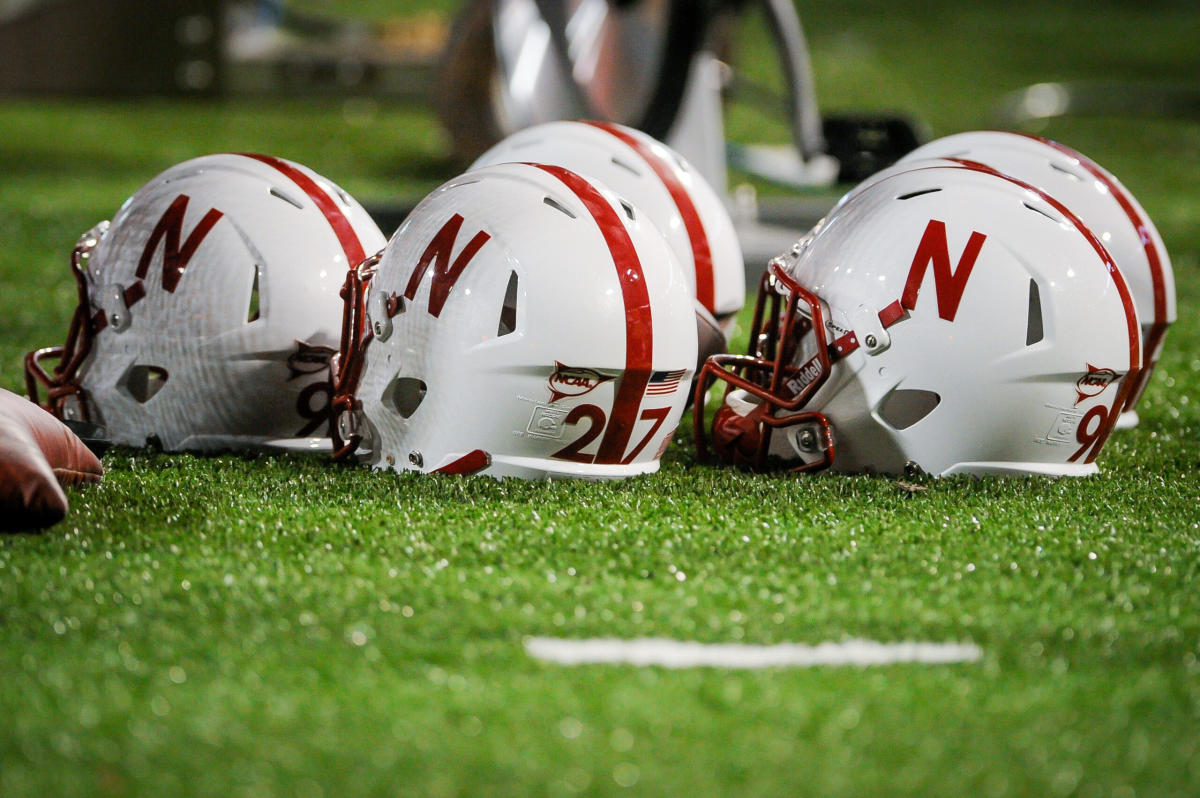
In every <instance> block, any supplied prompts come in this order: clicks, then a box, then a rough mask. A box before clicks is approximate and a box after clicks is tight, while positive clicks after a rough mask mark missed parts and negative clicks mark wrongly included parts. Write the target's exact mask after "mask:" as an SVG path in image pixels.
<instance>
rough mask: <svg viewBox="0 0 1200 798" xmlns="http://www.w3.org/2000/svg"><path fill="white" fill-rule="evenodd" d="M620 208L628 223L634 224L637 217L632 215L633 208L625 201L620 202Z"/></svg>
mask: <svg viewBox="0 0 1200 798" xmlns="http://www.w3.org/2000/svg"><path fill="white" fill-rule="evenodd" d="M620 202H621V207H622V208H623V209H624V210H625V215H626V216H628V217H629V221H631V222H636V221H637V217H636V216H635V215H634V212H633V206H632V205H630V204H629V203H628V202H626V201H625V200H621V201H620Z"/></svg>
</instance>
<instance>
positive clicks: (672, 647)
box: [525, 637, 983, 668]
mask: <svg viewBox="0 0 1200 798" xmlns="http://www.w3.org/2000/svg"><path fill="white" fill-rule="evenodd" d="M525 650H526V651H527V652H528V653H529V655H530V656H532V657H536V658H538V659H544V660H549V661H550V662H557V663H559V664H560V665H585V664H591V663H608V664H629V665H661V666H662V667H664V668H702V667H712V668H781V667H796V668H811V667H814V666H818V665H856V666H860V667H861V666H867V665H890V664H893V663H898V662H920V663H926V664H943V663H950V662H974V661H976V660H978V659H979V658H980V657H981V656H983V651H982V649H980V648H979V646H976V645H974V644H972V643H877V642H875V641H873V640H847V641H845V642H842V643H820V644H818V645H815V646H805V645H799V644H795V643H781V644H779V645H774V646H754V645H742V644H739V643H695V642H690V641H683V640H668V639H664V638H641V639H637V640H617V639H613V638H597V639H592V640H563V639H558V638H553V637H528V638H526V639H525Z"/></svg>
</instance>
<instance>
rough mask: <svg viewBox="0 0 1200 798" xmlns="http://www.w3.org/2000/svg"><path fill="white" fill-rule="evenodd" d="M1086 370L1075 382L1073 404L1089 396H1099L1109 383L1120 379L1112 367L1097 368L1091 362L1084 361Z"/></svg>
mask: <svg viewBox="0 0 1200 798" xmlns="http://www.w3.org/2000/svg"><path fill="white" fill-rule="evenodd" d="M1085 365H1086V366H1087V371H1086V372H1084V374H1083V376H1082V377H1080V378H1079V379H1078V380H1076V382H1075V397H1076V398H1075V404H1079V403H1080V402H1082V401H1083V400H1084V399H1087V398H1088V397H1091V396H1099V395H1100V394H1102V393H1104V390H1105V389H1106V388H1108V386H1109V385H1111V384H1113V383H1114V382H1116V381H1117V380H1118V379H1120V375H1119V374H1117V372H1115V371H1113V370H1112V369H1098V368H1096V367H1095V366H1093V365H1092V364H1091V363H1086V364H1085Z"/></svg>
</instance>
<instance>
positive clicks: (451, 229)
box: [404, 213, 491, 319]
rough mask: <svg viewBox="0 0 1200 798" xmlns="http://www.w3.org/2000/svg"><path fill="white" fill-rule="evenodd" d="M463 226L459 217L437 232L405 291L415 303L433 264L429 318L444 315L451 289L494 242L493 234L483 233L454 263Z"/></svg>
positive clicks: (407, 296)
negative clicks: (480, 253)
mask: <svg viewBox="0 0 1200 798" xmlns="http://www.w3.org/2000/svg"><path fill="white" fill-rule="evenodd" d="M462 225H463V217H462V215H461V214H457V213H456V214H454V215H453V216H451V217H450V220H449V221H447V222H446V223H445V224H444V225H442V229H441V230H438V231H437V234H436V235H435V236H434V237H433V240H432V241H430V242H429V246H427V247H425V252H424V253H422V255H421V259H420V260H419V261H417V268H415V269H413V273H412V276H411V277H409V278H408V285H407V286H406V287H405V289H404V296H405V298H406V299H408V300H409V301H410V302H411V301H412V299H413V298H414V297H415V296H416V295H417V289H418V288H419V287H420V286H421V280H422V278H424V277H425V272H426V271H428V270H429V264H431V263H432V264H433V279H432V280H431V281H430V283H431V284H430V287H429V315H430V316H433V317H434V318H435V319H436V318H437V317H438V316H440V315H441V314H442V306H443V305H445V304H446V298H447V297H449V296H450V291H451V289H453V288H454V284H455V283H457V282H458V278H459V277H461V276H462V273H463V270H464V269H466V268H467V264H469V263H470V262H471V259H472V258H474V257H475V255H476V254H478V253H479V250H480V249H482V248H483V245H484V244H486V243H487V242H488V241H489V240H490V239H491V236H490V235H489V234H487V233H485V232H483V231H482V230H480V231H479V232H478V233H476V234H475V235H474V237H472V238H471V240H470V241H468V242H467V245H466V246H465V247H463V250H462V252H460V253H458V257H457V258H455V259H454V262H453V263H452V262H451V261H450V253H451V251H453V249H454V243H455V241H457V240H458V231H459V229H460V228H462Z"/></svg>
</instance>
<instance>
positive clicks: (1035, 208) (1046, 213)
mask: <svg viewBox="0 0 1200 798" xmlns="http://www.w3.org/2000/svg"><path fill="white" fill-rule="evenodd" d="M1021 204H1022V205H1024V206H1025V207H1026V208H1028V209H1029V210H1031V211H1033V212H1034V213H1040V214H1041V215H1042V216H1045V217H1046V218H1047V219H1049V220H1050V221H1052V222H1054V223H1055V224H1062V219H1059V218H1056V217H1054V216H1051V215H1050V212H1049V211H1047V210H1046V209H1045V208H1039V207H1038V206H1036V205H1030V204H1029V203H1028V202H1022V203H1021Z"/></svg>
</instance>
